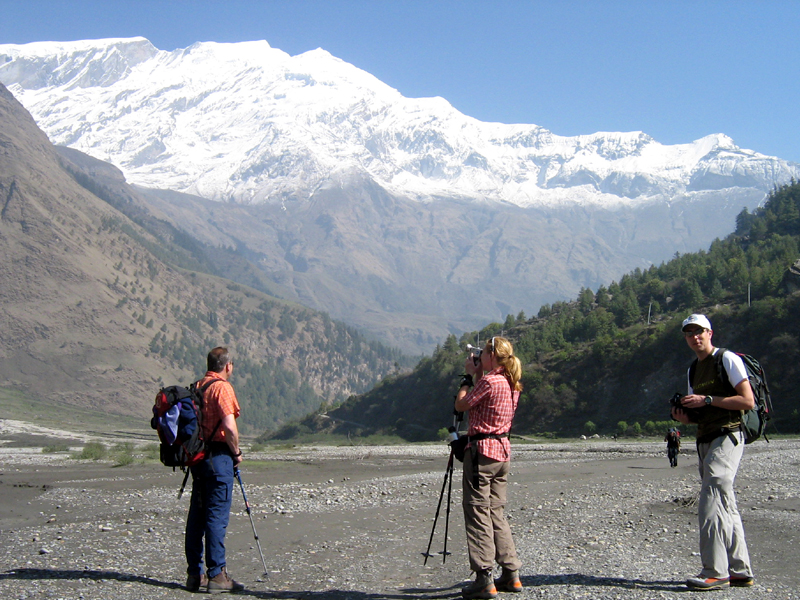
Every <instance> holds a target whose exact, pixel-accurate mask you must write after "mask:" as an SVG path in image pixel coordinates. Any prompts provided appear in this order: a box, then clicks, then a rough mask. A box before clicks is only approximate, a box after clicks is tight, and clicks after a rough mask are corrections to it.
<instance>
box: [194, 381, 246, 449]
mask: <svg viewBox="0 0 800 600" xmlns="http://www.w3.org/2000/svg"><path fill="white" fill-rule="evenodd" d="M212 379H217V380H219V381H221V382H222V383H212V384H211V385H209V386H208V388H207V389H206V391H205V393H204V394H203V400H204V404H205V406H204V408H203V438H204V439H206V440H207V439H208V438H209V436H210V435H211V433H212V432H213V431H214V429H215V428H216V430H217V431H216V433H214V439H213V440H210V441H212V442H224V441H225V432H224V431H222V430H221V429H220V428H219V427H218V426H217V424H218V423H219V422H220V421H222V419H223V418H224V417H225V416H226V415H233V416H234V417H235V418H239V401H238V400H237V399H236V393H235V392H234V391H233V386H232V385H231V384H230V383H228V382H227V381H225V380H224V379H223V378H222V377H220V376H219V374H218V373H215V372H214V371H207V372H206V374H205V376H204V377H203V378H202V379H201V380H200V381H199V382H197V387H198V388H200V387H202V386H204V385H205V384H206V383H207V382H208V381H211V380H212Z"/></svg>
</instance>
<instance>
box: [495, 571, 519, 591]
mask: <svg viewBox="0 0 800 600" xmlns="http://www.w3.org/2000/svg"><path fill="white" fill-rule="evenodd" d="M494 585H495V586H496V587H497V591H498V592H521V591H522V582H521V581H520V580H519V571H511V570H510V569H506V568H505V567H503V572H502V573H501V574H500V577H499V578H498V579H495V580H494Z"/></svg>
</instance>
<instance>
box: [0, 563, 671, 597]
mask: <svg viewBox="0 0 800 600" xmlns="http://www.w3.org/2000/svg"><path fill="white" fill-rule="evenodd" d="M13 579H18V580H28V581H30V580H80V579H89V580H94V581H101V580H105V581H109V580H110V581H124V582H126V583H139V584H142V585H149V586H155V587H160V588H165V589H172V590H184V587H183V585H182V584H180V583H175V582H173V581H161V580H158V579H153V578H152V577H144V576H141V575H132V574H130V573H119V572H117V571H98V570H85V571H83V570H77V569H76V570H58V569H14V570H10V571H6V572H5V573H0V581H8V580H13ZM521 579H522V583H523V585H524V586H525V587H526V588H534V587H542V586H557V585H569V586H580V587H593V588H602V587H606V588H623V589H645V590H652V591H660V592H682V591H686V587H685V586H684V584H683V582H676V581H670V580H665V581H647V580H642V579H623V578H619V577H595V576H592V575H583V574H582V573H568V574H562V575H531V576H527V577H522V578H521ZM264 585H265V586H266V585H268V582H264ZM461 585H462V582H459V583H457V584H454V585H452V586H449V587H446V588H402V589H398V590H397V593H396V594H392V593H385V592H384V593H368V592H360V591H355V590H337V589H331V590H324V591H309V590H274V591H269V590H267V591H257V590H252V589H245V590H244V591H242V592H239V593H238V594H236V596H245V597H248V596H249V597H251V598H278V599H285V600H288V599H290V598H303V600H344V599H347V600H400V599H402V598H412V599H413V598H418V599H419V600H434V599H439V598H458V597H460V596H461V589H460V588H461ZM187 593H188V592H187Z"/></svg>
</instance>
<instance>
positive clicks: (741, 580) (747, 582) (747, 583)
mask: <svg viewBox="0 0 800 600" xmlns="http://www.w3.org/2000/svg"><path fill="white" fill-rule="evenodd" d="M730 582H731V587H752V585H753V584H754V583H755V579H753V578H752V577H747V576H746V575H731V576H730Z"/></svg>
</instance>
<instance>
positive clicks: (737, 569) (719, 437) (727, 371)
mask: <svg viewBox="0 0 800 600" xmlns="http://www.w3.org/2000/svg"><path fill="white" fill-rule="evenodd" d="M682 329H683V335H684V337H685V338H686V343H687V344H689V347H690V348H691V349H692V350H693V351H694V353H695V354H696V355H697V360H695V361H694V362H693V363H692V366H691V367H690V368H689V374H688V380H689V393H688V394H687V395H686V396H684V397H683V398H682V399H681V404H682V406H683V408H673V409H672V416H673V418H674V419H675V420H677V421H680V422H681V423H684V424H688V423H697V454H698V457H699V468H700V477H701V479H702V485H701V487H700V498H699V502H698V519H699V521H700V560H701V561H702V563H703V570H702V571H701V572H700V574H699V575H698V576H697V577H690V578H689V579H687V580H686V585H687V586H688V587H689V589H691V590H716V589H722V588H727V587H730V586H739V587H749V586H752V585H753V571H752V569H751V567H750V556H749V554H748V552H747V542H746V541H745V539H744V528H743V527H742V518H741V516H740V515H739V510H738V508H737V507H736V496H735V494H734V492H733V480H734V479H735V478H736V471H737V470H738V469H739V462H740V461H741V459H742V453H743V451H744V434H743V433H742V431H741V419H742V413H741V411H743V410H750V409H751V408H753V406H754V405H755V399H754V397H753V390H752V388H751V387H750V380H749V379H748V377H747V371H746V369H745V366H744V363H743V362H742V359H741V358H740V357H739V356H738V355H736V354H735V353H733V352H727V351H725V350H722V355H721V356H720V355H719V354H720V349H719V348H715V347H714V346H713V344H712V343H711V336H712V335H713V331H712V330H711V323H710V322H709V320H708V318H706V316H705V315H700V314H692V315H689V316H688V317H687V318H686V319H685V320H684V321H683V326H682ZM720 363H721V367H722V368H720Z"/></svg>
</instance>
